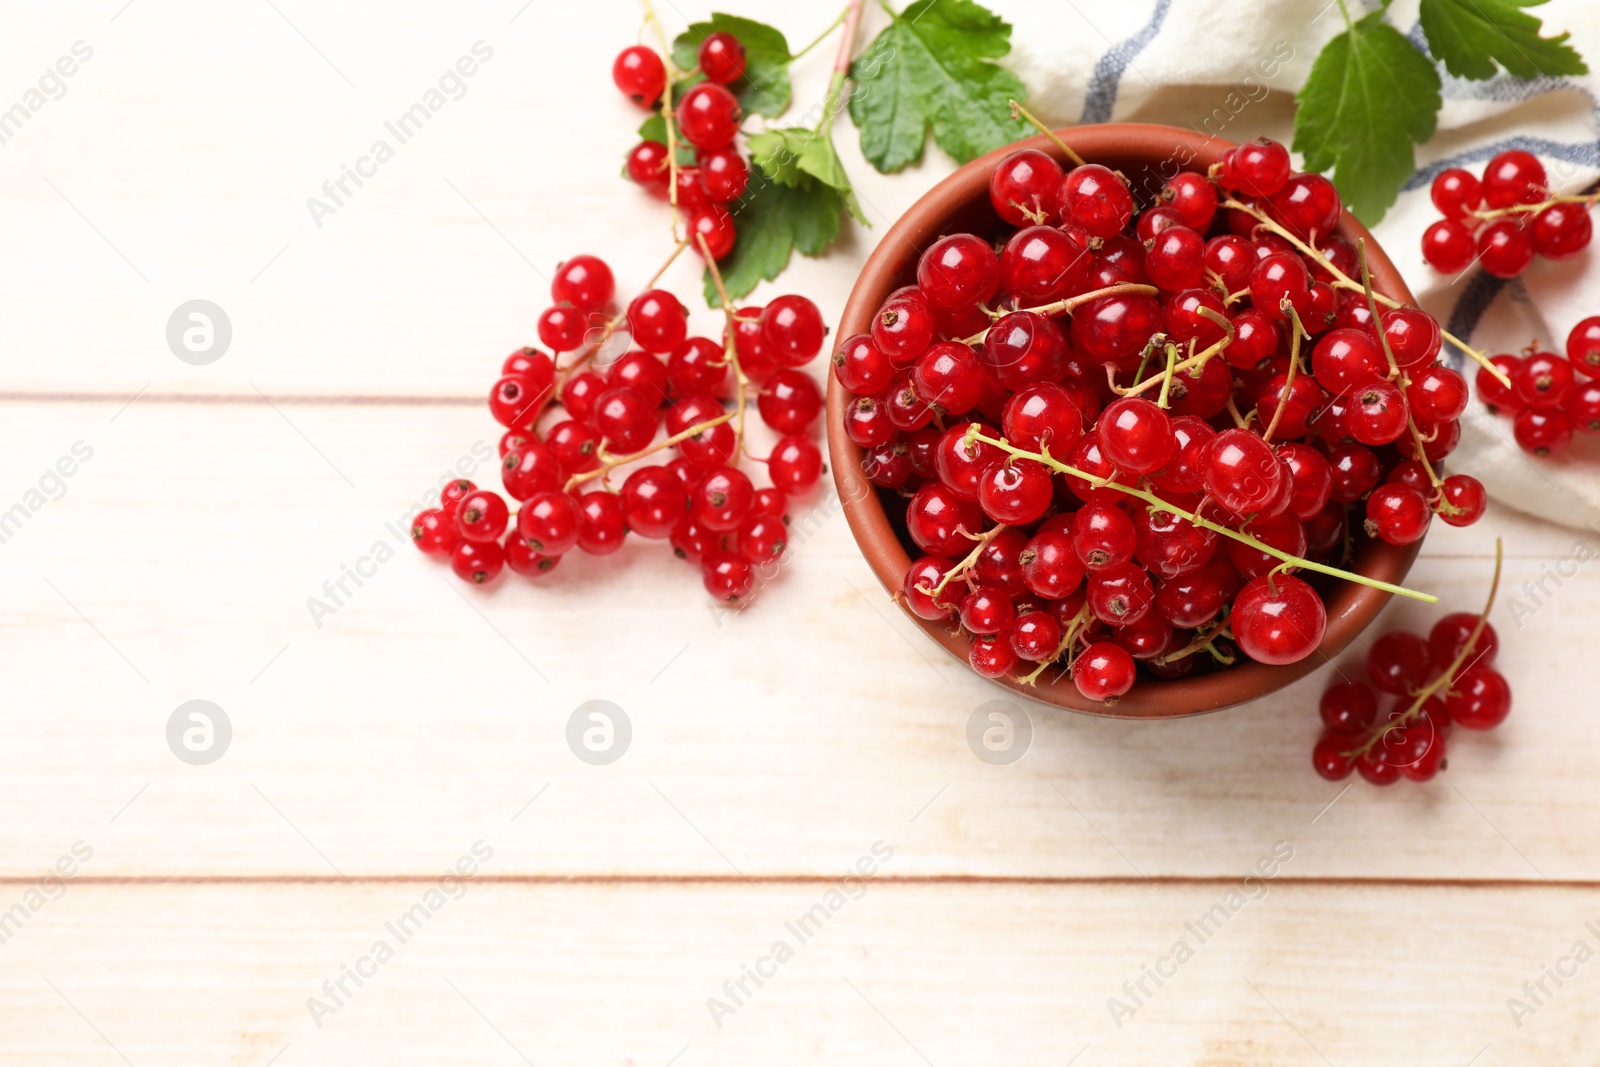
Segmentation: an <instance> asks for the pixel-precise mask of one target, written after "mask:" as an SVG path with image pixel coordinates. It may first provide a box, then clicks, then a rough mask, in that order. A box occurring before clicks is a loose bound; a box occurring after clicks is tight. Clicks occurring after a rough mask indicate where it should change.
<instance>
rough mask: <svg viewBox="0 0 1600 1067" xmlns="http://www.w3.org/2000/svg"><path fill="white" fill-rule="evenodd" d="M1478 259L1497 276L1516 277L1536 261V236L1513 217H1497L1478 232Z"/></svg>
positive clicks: (1485, 268) (1487, 269)
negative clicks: (1534, 257)
mask: <svg viewBox="0 0 1600 1067" xmlns="http://www.w3.org/2000/svg"><path fill="white" fill-rule="evenodd" d="M1478 262H1479V263H1480V264H1482V266H1483V269H1484V270H1486V271H1488V272H1489V273H1490V274H1492V275H1494V276H1495V277H1496V278H1515V277H1517V276H1518V275H1519V274H1521V273H1522V272H1523V271H1525V270H1527V269H1528V265H1529V264H1530V263H1532V262H1533V238H1532V237H1531V236H1529V234H1528V231H1527V230H1525V229H1523V228H1522V223H1521V222H1520V221H1517V220H1513V219H1496V220H1495V221H1494V222H1491V223H1489V225H1487V226H1485V227H1484V228H1483V230H1482V231H1481V232H1479V234H1478Z"/></svg>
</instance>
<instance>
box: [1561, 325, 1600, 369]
mask: <svg viewBox="0 0 1600 1067" xmlns="http://www.w3.org/2000/svg"><path fill="white" fill-rule="evenodd" d="M1567 359H1569V360H1571V362H1572V368H1573V369H1574V370H1576V371H1577V372H1578V373H1579V374H1583V375H1586V376H1588V377H1590V378H1594V377H1600V315H1591V316H1590V317H1589V318H1587V319H1584V320H1583V321H1582V322H1580V323H1578V324H1577V325H1576V326H1574V327H1573V328H1572V332H1571V333H1569V334H1568V335H1567Z"/></svg>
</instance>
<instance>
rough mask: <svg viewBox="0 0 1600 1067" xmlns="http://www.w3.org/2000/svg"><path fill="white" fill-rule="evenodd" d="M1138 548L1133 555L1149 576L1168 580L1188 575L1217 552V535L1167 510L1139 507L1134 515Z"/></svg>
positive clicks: (1203, 564) (1202, 565) (1207, 561)
mask: <svg viewBox="0 0 1600 1067" xmlns="http://www.w3.org/2000/svg"><path fill="white" fill-rule="evenodd" d="M1133 524H1134V528H1135V529H1136V530H1137V531H1138V546H1137V547H1136V548H1135V549H1134V555H1135V557H1136V558H1137V559H1138V561H1139V562H1140V563H1141V564H1142V565H1144V566H1145V567H1146V568H1148V569H1149V571H1150V572H1151V573H1152V574H1155V575H1159V576H1160V577H1162V578H1165V579H1168V580H1171V579H1173V578H1177V577H1179V576H1181V575H1184V574H1191V573H1193V572H1194V571H1196V570H1199V569H1200V568H1201V567H1204V566H1205V565H1206V564H1207V563H1209V562H1211V558H1212V556H1213V555H1214V554H1215V552H1216V549H1217V535H1216V534H1215V533H1214V532H1212V531H1211V530H1208V529H1206V528H1205V527H1203V526H1196V525H1194V524H1193V523H1191V522H1190V521H1189V520H1187V519H1184V518H1181V517H1179V516H1177V515H1175V514H1173V513H1172V512H1170V511H1163V510H1160V509H1144V508H1141V509H1140V510H1139V511H1138V512H1137V513H1136V514H1135V515H1134V522H1133Z"/></svg>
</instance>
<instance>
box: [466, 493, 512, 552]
mask: <svg viewBox="0 0 1600 1067" xmlns="http://www.w3.org/2000/svg"><path fill="white" fill-rule="evenodd" d="M510 518H511V509H509V508H507V507H506V502H505V501H504V500H502V499H501V498H500V494H499V493H495V492H491V491H489V490H487V489H477V490H474V491H473V492H471V493H468V494H467V495H466V496H464V497H462V498H461V504H460V506H459V507H458V508H457V509H456V525H457V526H459V527H460V529H461V536H462V537H463V538H465V539H466V540H468V541H477V542H480V543H481V542H485V541H498V540H500V535H501V534H503V533H505V532H506V523H507V522H508V521H509V520H510Z"/></svg>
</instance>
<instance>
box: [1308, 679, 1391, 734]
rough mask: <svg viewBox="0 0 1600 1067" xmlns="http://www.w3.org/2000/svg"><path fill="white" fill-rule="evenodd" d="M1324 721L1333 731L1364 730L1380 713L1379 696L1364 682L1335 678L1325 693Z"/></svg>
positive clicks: (1332, 732)
mask: <svg viewBox="0 0 1600 1067" xmlns="http://www.w3.org/2000/svg"><path fill="white" fill-rule="evenodd" d="M1319 710H1320V712H1321V715H1322V724H1323V725H1324V726H1326V727H1327V728H1328V732H1329V733H1330V734H1343V735H1345V736H1346V737H1348V736H1350V735H1352V734H1359V733H1364V732H1365V731H1366V729H1367V727H1369V726H1371V725H1372V723H1373V720H1375V719H1376V718H1377V717H1378V698H1377V696H1376V695H1375V694H1374V693H1373V692H1372V687H1371V686H1369V685H1367V684H1366V683H1365V682H1335V683H1334V684H1333V685H1330V686H1329V687H1328V688H1327V690H1326V691H1324V692H1323V694H1322V703H1321V704H1320V705H1319Z"/></svg>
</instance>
